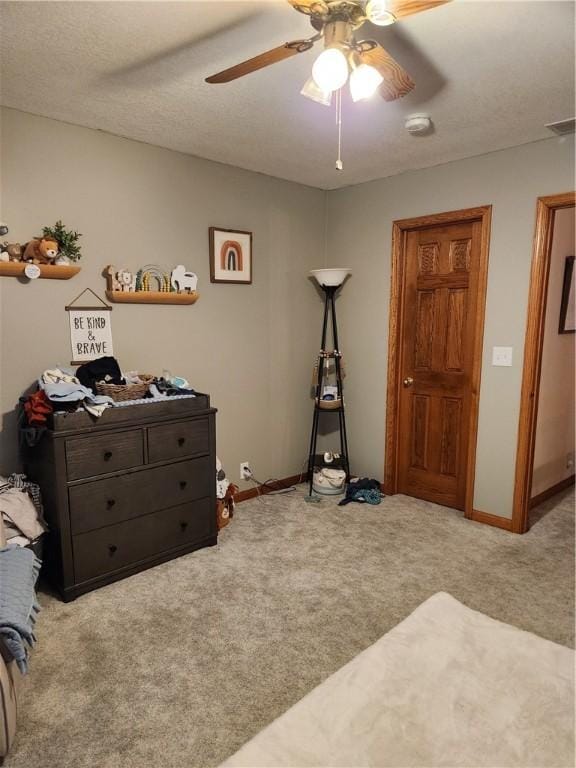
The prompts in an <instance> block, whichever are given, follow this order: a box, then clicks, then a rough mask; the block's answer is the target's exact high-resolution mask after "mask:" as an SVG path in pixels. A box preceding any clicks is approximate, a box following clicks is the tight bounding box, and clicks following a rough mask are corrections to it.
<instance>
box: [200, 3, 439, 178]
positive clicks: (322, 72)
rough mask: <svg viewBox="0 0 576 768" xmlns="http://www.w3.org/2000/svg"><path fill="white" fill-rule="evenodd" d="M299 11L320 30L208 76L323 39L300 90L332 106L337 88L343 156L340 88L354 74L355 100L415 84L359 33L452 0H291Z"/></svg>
mask: <svg viewBox="0 0 576 768" xmlns="http://www.w3.org/2000/svg"><path fill="white" fill-rule="evenodd" d="M288 2H289V3H290V5H291V6H292V7H293V8H294V9H295V10H296V11H298V12H299V13H303V14H306V15H307V16H309V17H310V24H311V25H312V27H313V28H314V30H315V31H316V34H314V35H312V37H310V38H308V39H306V40H293V41H292V42H289V43H285V44H284V45H280V46H278V47H277V48H273V49H272V50H270V51H266V52H265V53H261V54H259V55H258V56H254V57H253V58H252V59H248V60H247V61H243V62H242V63H240V64H237V65H236V66H233V67H229V68H228V69H225V70H223V71H222V72H218V73H217V74H215V75H211V76H210V77H208V78H206V82H207V83H229V82H231V81H232V80H236V79H237V78H239V77H243V76H244V75H248V74H250V73H251V72H256V71H258V70H259V69H263V68H264V67H269V66H270V65H271V64H276V63H277V62H279V61H284V59H288V58H290V57H292V56H296V55H298V54H299V53H304V52H305V51H309V50H310V48H312V47H313V46H314V45H315V43H316V42H318V40H323V42H324V50H323V51H322V53H321V54H320V55H319V56H318V58H317V59H316V61H315V62H314V64H313V66H312V77H311V78H310V79H309V80H308V81H307V82H306V83H305V84H304V87H303V88H302V90H301V91H300V93H301V94H302V95H303V96H306V97H307V98H309V99H312V100H313V101H316V102H318V103H319V104H325V105H327V106H329V105H330V104H331V102H332V93H334V92H335V93H336V94H337V98H336V109H337V117H336V123H337V125H338V160H337V161H336V169H337V170H342V161H341V157H340V149H341V143H342V141H341V139H342V96H341V92H340V89H341V88H342V87H343V86H344V85H345V84H346V82H347V81H348V79H350V92H351V95H352V99H353V101H355V102H357V101H362V100H364V99H369V98H370V97H371V96H373V95H374V94H375V93H376V91H377V90H379V91H380V95H381V96H382V98H383V99H384V100H385V101H394V100H396V99H399V98H401V97H402V96H406V94H408V93H410V91H412V89H413V88H414V87H415V83H414V81H413V80H412V78H411V77H410V75H409V74H408V73H407V72H406V71H405V70H404V69H403V68H402V67H401V66H400V64H399V63H398V62H397V61H396V60H395V59H393V58H392V56H390V54H389V53H388V52H387V51H386V50H385V49H384V48H383V47H382V46H381V45H380V43H378V42H377V41H376V40H371V39H366V40H357V39H356V36H355V33H356V31H357V30H358V29H360V27H363V26H364V25H365V24H366V23H372V24H375V25H377V26H387V25H388V24H393V23H394V22H395V21H397V20H399V19H402V18H404V17H406V16H411V15H412V14H415V13H420V12H421V11H426V10H428V9H431V8H436V7H437V6H439V5H444V4H445V3H447V2H450V0H368V2H366V1H365V0H288ZM406 127H407V128H408V126H406Z"/></svg>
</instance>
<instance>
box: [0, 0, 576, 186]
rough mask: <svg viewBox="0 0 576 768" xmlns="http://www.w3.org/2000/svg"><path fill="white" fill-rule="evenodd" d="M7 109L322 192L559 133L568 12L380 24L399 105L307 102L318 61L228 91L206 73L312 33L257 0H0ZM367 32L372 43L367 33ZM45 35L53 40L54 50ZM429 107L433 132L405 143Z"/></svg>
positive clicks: (296, 62)
mask: <svg viewBox="0 0 576 768" xmlns="http://www.w3.org/2000/svg"><path fill="white" fill-rule="evenodd" d="M0 11H1V19H0V21H1V24H2V30H1V35H2V37H1V56H2V59H1V67H2V80H1V93H0V96H1V102H2V104H4V105H6V106H10V107H14V108H17V109H22V110H25V111H28V112H34V113H37V114H40V115H45V116H47V117H53V118H56V119H60V120H65V121H68V122H71V123H76V124H78V125H84V126H88V127H90V128H99V129H102V130H105V131H109V132H111V133H115V134H118V135H121V136H127V137H130V138H133V139H139V140H141V141H145V142H148V143H151V144H157V145H160V146H163V147H169V148H171V149H176V150H179V151H181V152H187V153H190V154H193V155H198V156H200V157H206V158H210V159H212V160H217V161H219V162H222V163H229V164H231V165H235V166H239V167H241V168H248V169H250V170H254V171H259V172H261V173H266V174H270V175H272V176H278V177H281V178H285V179H290V180H293V181H298V182H301V183H304V184H309V185H312V186H316V187H321V188H324V189H333V188H336V187H340V186H345V185H348V184H355V183H359V182H362V181H367V180H370V179H374V178H379V177H382V176H389V175H392V174H396V173H400V172H402V171H405V170H408V169H414V168H422V167H426V166H431V165H436V164H438V163H442V162H447V161H450V160H455V159H458V158H462V157H468V156H471V155H477V154H481V153H484V152H490V151H493V150H497V149H502V148H504V147H508V146H513V145H516V144H522V143H525V142H530V141H535V140H538V139H542V138H546V137H549V136H550V135H551V134H550V133H549V132H548V131H547V130H546V129H545V128H544V124H545V123H549V122H552V121H556V120H560V119H563V118H567V117H572V116H573V115H574V82H573V77H574V4H573V3H572V2H562V1H561V2H522V1H516V2H491V1H488V0H485V1H483V2H465V1H464V0H456V1H455V2H453V3H451V4H448V5H446V6H443V7H440V8H437V9H434V10H431V11H427V12H425V13H421V14H418V15H416V16H412V17H410V18H408V19H405V20H404V21H402V22H400V23H398V24H396V25H394V26H393V27H387V28H376V27H372V28H371V34H370V36H374V37H377V38H378V39H379V40H380V41H381V42H383V44H384V45H385V47H386V48H387V49H388V50H389V51H390V53H392V54H393V55H394V56H395V57H396V58H397V59H398V61H399V62H400V63H401V64H402V65H403V66H404V67H405V68H406V69H407V70H408V72H409V73H410V74H411V75H412V77H413V79H414V80H415V81H416V84H417V87H416V90H415V91H414V92H413V93H412V94H410V95H409V96H408V97H406V98H404V99H401V100H400V101H398V102H393V103H386V102H384V101H382V100H381V99H380V98H379V97H375V98H374V99H373V100H371V101H370V102H364V103H360V104H352V102H351V101H350V100H349V98H348V97H346V98H345V99H344V118H343V120H344V143H343V147H344V170H343V171H342V172H338V171H336V170H335V168H334V161H335V151H336V133H335V121H334V112H333V110H332V109H329V108H327V107H323V106H321V105H318V104H315V103H313V102H310V101H309V100H307V99H305V98H303V97H302V96H300V94H299V91H300V88H301V87H302V84H303V83H304V81H305V80H306V79H307V77H308V76H309V73H310V69H311V66H312V62H313V61H314V58H315V55H317V54H315V53H314V51H310V52H308V53H305V54H302V55H300V56H297V57H294V58H292V59H289V60H287V61H284V62H281V63H279V64H276V65H274V66H273V67H270V68H269V69H266V70H262V71H260V72H256V73H254V74H252V75H249V76H247V77H245V78H243V79H242V80H237V81H235V82H233V83H230V84H227V85H207V84H206V83H204V78H205V77H206V76H207V75H210V74H212V73H214V72H217V71H219V70H221V69H224V68H225V67H228V66H230V65H232V64H234V63H237V62H238V61H241V60H243V59H246V58H250V57H251V56H254V55H256V54H257V53H260V52H262V51H264V50H267V49H269V48H272V47H274V46H277V45H279V44H281V43H283V42H285V41H286V40H291V39H294V38H300V37H302V36H307V34H308V32H309V30H310V27H309V23H308V20H307V19H306V17H305V16H303V15H301V14H299V13H297V12H295V11H294V10H293V9H292V8H291V7H290V6H289V5H288V4H287V3H286V2H283V0H278V1H276V0H268V1H264V0H262V1H261V2H225V1H222V0H205V1H204V2H195V1H192V2H171V1H166V2H72V1H70V2H2V3H1V4H0ZM372 33H373V34H372ZM47 41H51V42H47ZM421 111H423V112H429V113H430V115H431V116H432V119H433V121H434V128H435V130H434V132H433V133H432V134H431V135H428V136H423V137H414V136H410V135H408V134H407V133H406V131H405V129H404V127H403V123H404V119H405V117H406V116H407V115H408V114H410V113H413V112H421Z"/></svg>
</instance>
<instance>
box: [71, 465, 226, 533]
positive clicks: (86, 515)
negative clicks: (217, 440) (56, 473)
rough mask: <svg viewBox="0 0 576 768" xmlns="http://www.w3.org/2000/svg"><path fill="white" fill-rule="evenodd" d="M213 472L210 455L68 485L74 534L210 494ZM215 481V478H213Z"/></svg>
mask: <svg viewBox="0 0 576 768" xmlns="http://www.w3.org/2000/svg"><path fill="white" fill-rule="evenodd" d="M212 481H214V472H213V471H211V469H210V460H209V457H208V456H205V457H202V458H199V459H190V460H188V461H179V462H177V463H176V464H170V465H169V466H167V467H155V468H152V469H143V470H138V471H136V472H130V473H129V474H126V475H119V476H117V477H109V478H106V479H105V480H94V481H93V482H90V483H83V484H82V485H76V486H73V487H72V488H69V489H68V499H69V502H70V528H71V530H72V533H73V534H76V533H83V532H86V531H92V530H95V529H97V528H102V527H103V526H105V525H112V524H114V523H119V522H121V521H122V520H128V519H130V518H133V517H139V516H140V515H145V514H148V513H149V512H156V511H157V510H159V509H165V508H166V507H173V506H176V505H177V504H183V503H184V502H188V501H194V500H195V499H201V498H202V497H203V496H210V495H211V491H212V488H211V482H212ZM214 482H215V481H214Z"/></svg>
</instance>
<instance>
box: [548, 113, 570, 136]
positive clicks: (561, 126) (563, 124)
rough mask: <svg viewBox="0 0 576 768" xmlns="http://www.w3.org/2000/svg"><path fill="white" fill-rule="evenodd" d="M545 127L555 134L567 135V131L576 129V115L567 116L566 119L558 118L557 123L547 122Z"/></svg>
mask: <svg viewBox="0 0 576 768" xmlns="http://www.w3.org/2000/svg"><path fill="white" fill-rule="evenodd" d="M546 128H548V129H549V130H550V131H552V133H555V134H556V135H557V136H568V134H569V133H574V130H575V129H576V117H569V118H568V120H559V121H558V122H557V123H548V125H547V126H546Z"/></svg>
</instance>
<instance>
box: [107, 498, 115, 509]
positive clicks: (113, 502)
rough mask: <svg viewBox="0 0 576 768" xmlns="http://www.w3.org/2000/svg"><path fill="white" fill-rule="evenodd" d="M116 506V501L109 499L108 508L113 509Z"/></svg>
mask: <svg viewBox="0 0 576 768" xmlns="http://www.w3.org/2000/svg"><path fill="white" fill-rule="evenodd" d="M114 504H116V499H108V501H107V502H106V508H107V509H112V507H113V506H114Z"/></svg>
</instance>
